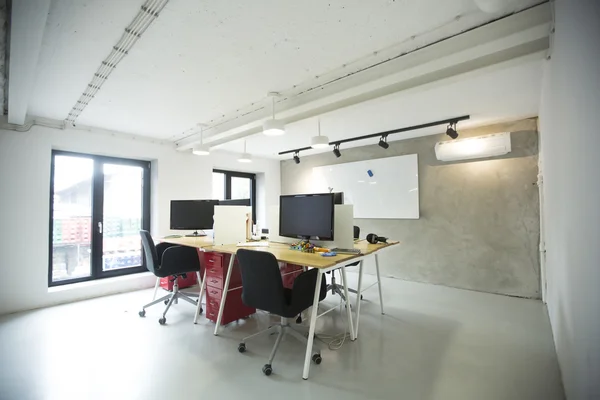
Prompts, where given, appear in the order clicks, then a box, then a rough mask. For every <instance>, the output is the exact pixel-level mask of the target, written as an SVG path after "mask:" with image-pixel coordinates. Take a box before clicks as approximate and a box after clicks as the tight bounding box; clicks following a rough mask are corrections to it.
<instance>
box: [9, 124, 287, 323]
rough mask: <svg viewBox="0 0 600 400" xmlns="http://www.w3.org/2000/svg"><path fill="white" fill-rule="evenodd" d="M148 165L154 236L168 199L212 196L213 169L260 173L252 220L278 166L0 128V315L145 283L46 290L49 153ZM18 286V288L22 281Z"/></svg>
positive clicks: (274, 192) (90, 136)
mask: <svg viewBox="0 0 600 400" xmlns="http://www.w3.org/2000/svg"><path fill="white" fill-rule="evenodd" d="M52 149H59V150H69V151H75V152H82V153H89V154H100V155H109V156H115V157H127V158H134V159H144V160H152V161H153V163H152V176H153V179H152V199H151V202H152V221H151V230H152V233H153V234H154V235H164V234H167V233H169V232H170V231H169V207H170V200H172V199H194V198H211V197H212V181H211V179H212V175H211V174H212V169H213V168H220V169H228V170H235V171H245V172H255V173H259V174H260V175H259V176H260V179H259V180H258V181H259V182H258V185H257V186H258V187H257V189H258V191H259V192H260V191H264V195H261V196H259V198H258V199H257V208H258V211H257V213H258V217H259V219H261V220H262V221H263V223H265V224H266V221H265V219H266V214H267V213H266V211H265V210H266V209H267V206H269V205H272V204H279V190H280V189H279V187H280V177H279V161H276V160H265V159H257V158H255V159H254V161H253V162H252V163H251V164H240V163H238V162H237V160H236V156H235V155H234V154H227V153H216V154H211V155H210V156H209V157H199V156H194V155H192V154H191V153H187V154H184V153H180V152H177V151H176V150H175V149H174V148H173V147H172V146H170V145H161V144H155V143H151V142H148V141H142V140H133V139H131V138H129V137H119V136H118V135H107V134H106V133H91V132H86V131H80V130H65V131H62V130H57V129H50V128H45V127H40V126H34V127H33V128H32V129H31V130H30V131H29V132H14V131H4V130H0V189H1V191H0V228H1V229H0V235H1V239H0V254H1V256H0V314H3V313H8V312H14V311H19V310H26V309H31V308H37V307H43V306H47V305H51V304H58V303H63V302H68V301H74V300H77V299H82V298H89V297H95V296H102V295H106V294H110V293H117V292H122V291H127V290H134V289H138V288H143V287H148V286H152V285H153V284H154V276H153V275H150V274H149V273H146V274H138V275H134V276H129V277H120V278H113V279H108V280H102V281H96V282H88V283H83V284H74V285H67V286H64V287H60V288H51V289H48V284H47V279H48V240H49V238H48V230H49V215H48V213H49V207H50V204H49V197H50V196H49V190H50V161H51V150H52ZM21 282H23V283H21Z"/></svg>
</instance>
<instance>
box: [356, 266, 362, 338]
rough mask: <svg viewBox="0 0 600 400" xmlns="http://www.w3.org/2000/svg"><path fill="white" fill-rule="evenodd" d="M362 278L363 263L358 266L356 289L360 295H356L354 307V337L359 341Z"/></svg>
mask: <svg viewBox="0 0 600 400" xmlns="http://www.w3.org/2000/svg"><path fill="white" fill-rule="evenodd" d="M362 277H363V261H362V260H361V261H360V264H359V266H358V288H357V289H356V291H357V292H358V293H356V307H354V308H355V309H356V324H355V325H354V337H355V338H356V339H358V323H359V322H360V303H362V302H361V301H360V295H361V290H362Z"/></svg>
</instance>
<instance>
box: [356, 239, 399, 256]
mask: <svg viewBox="0 0 600 400" xmlns="http://www.w3.org/2000/svg"><path fill="white" fill-rule="evenodd" d="M397 244H400V242H398V241H393V240H391V241H389V242H388V243H377V244H371V243H369V242H367V241H366V240H365V239H362V240H359V241H356V242H354V248H355V249H359V250H360V251H361V253H362V255H363V256H366V255H369V254H373V253H375V252H376V251H378V250H381V249H385V248H386V247H390V246H395V245H397Z"/></svg>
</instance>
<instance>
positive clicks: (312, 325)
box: [302, 269, 323, 380]
mask: <svg viewBox="0 0 600 400" xmlns="http://www.w3.org/2000/svg"><path fill="white" fill-rule="evenodd" d="M322 279H323V272H321V270H320V269H319V270H318V274H317V283H316V284H315V296H314V298H313V305H312V310H311V313H310V328H309V330H308V342H307V343H306V356H305V357H304V371H303V372H302V379H305V380H306V379H308V370H309V369H310V361H311V359H312V346H313V340H314V338H315V326H316V325H317V314H319V295H320V294H321V280H322Z"/></svg>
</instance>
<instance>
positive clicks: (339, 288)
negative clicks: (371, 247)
mask: <svg viewBox="0 0 600 400" xmlns="http://www.w3.org/2000/svg"><path fill="white" fill-rule="evenodd" d="M359 236H360V227H358V226H356V225H354V239H358V238H359ZM359 263H360V261H357V262H355V263H352V264H348V265H347V266H346V267H354V266H357V265H358V264H359ZM330 290H331V294H337V295H339V296H340V297H341V298H342V300H343V301H344V302H345V301H346V296H344V285H338V284H337V283H336V282H335V271H333V272H331V284H329V285H327V291H330ZM348 291H349V292H350V293H354V294H358V292H357V291H356V290H355V289H352V288H348ZM362 298H363V297H362V294H361V295H360V299H361V300H362Z"/></svg>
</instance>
